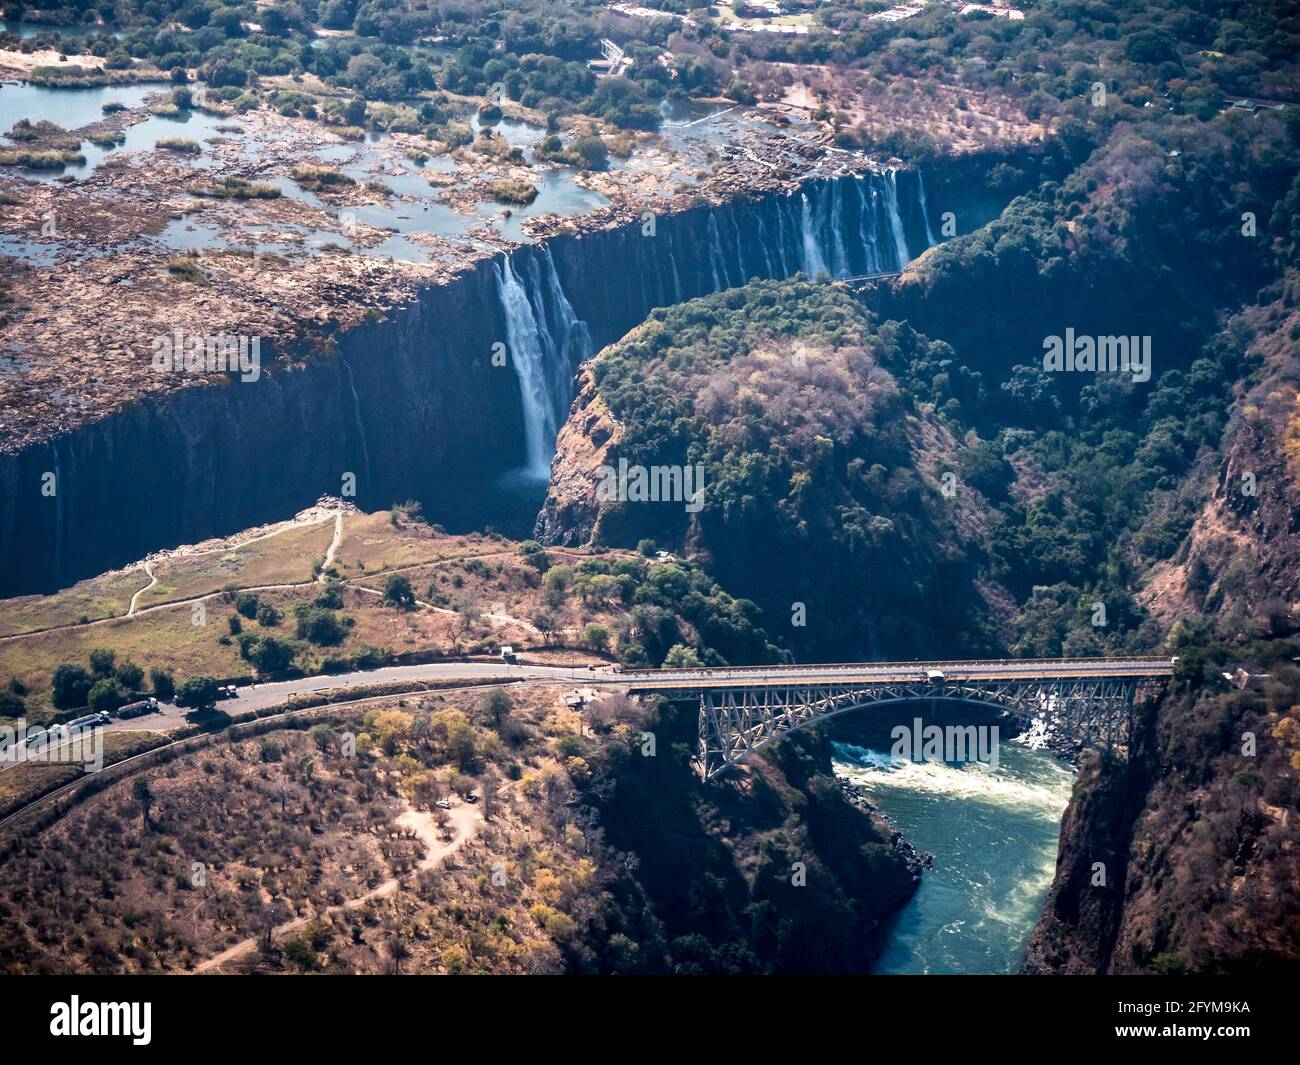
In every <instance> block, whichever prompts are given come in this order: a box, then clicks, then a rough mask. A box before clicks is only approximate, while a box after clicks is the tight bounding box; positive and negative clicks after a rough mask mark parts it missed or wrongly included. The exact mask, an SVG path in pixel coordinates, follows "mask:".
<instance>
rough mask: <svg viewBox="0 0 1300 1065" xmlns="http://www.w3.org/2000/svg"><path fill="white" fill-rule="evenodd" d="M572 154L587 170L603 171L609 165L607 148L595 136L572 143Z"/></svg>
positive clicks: (581, 138) (580, 138)
mask: <svg viewBox="0 0 1300 1065" xmlns="http://www.w3.org/2000/svg"><path fill="white" fill-rule="evenodd" d="M573 153H574V155H576V156H577V157H578V160H579V162H580V163H581V165H582V166H583V167H585V168H586V169H587V170H604V169H605V167H606V166H607V165H608V163H609V148H608V147H607V146H606V145H605V142H604V141H603V140H601V139H600V137H598V136H595V135H592V136H590V137H579V138H578V139H577V140H576V141H574V142H573Z"/></svg>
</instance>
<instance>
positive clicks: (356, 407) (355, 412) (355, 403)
mask: <svg viewBox="0 0 1300 1065" xmlns="http://www.w3.org/2000/svg"><path fill="white" fill-rule="evenodd" d="M339 362H341V363H342V364H343V373H344V376H346V377H347V379H348V391H350V392H351V393H352V417H353V418H354V419H355V420H356V423H357V435H358V436H359V437H360V438H361V461H362V463H363V464H364V465H363V466H362V470H363V471H364V473H365V477H366V491H367V492H369V491H370V490H371V488H372V485H371V484H370V449H369V448H368V447H367V446H366V423H365V422H364V421H362V420H361V401H360V400H359V399H358V398H357V385H356V382H355V381H354V380H353V379H352V367H351V366H349V365H348V360H347V359H345V358H343V357H342V356H339Z"/></svg>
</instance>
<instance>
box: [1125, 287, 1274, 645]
mask: <svg viewBox="0 0 1300 1065" xmlns="http://www.w3.org/2000/svg"><path fill="white" fill-rule="evenodd" d="M1274 293H1275V294H1276V299H1274V300H1273V301H1272V302H1269V303H1265V304H1263V305H1260V306H1255V307H1250V308H1247V309H1246V311H1244V312H1243V313H1242V314H1241V315H1240V316H1238V317H1237V318H1235V319H1234V320H1233V321H1232V322H1231V323H1230V325H1229V327H1228V329H1227V330H1225V334H1224V335H1225V340H1226V339H1227V338H1228V337H1229V336H1235V337H1236V338H1237V342H1238V343H1240V344H1244V345H1245V346H1246V354H1247V359H1248V365H1249V366H1250V368H1251V374H1250V376H1249V377H1248V378H1246V379H1245V380H1243V381H1242V382H1241V383H1240V384H1239V386H1238V387H1237V390H1236V402H1235V403H1234V404H1233V407H1232V410H1231V414H1230V417H1229V421H1228V427H1227V431H1226V433H1225V434H1224V442H1223V448H1222V452H1223V454H1222V459H1221V461H1220V462H1219V464H1218V468H1217V470H1207V471H1206V476H1205V477H1204V482H1203V484H1202V485H1200V486H1199V487H1201V488H1202V489H1203V492H1202V500H1201V502H1200V506H1199V508H1198V509H1196V510H1195V512H1194V515H1195V520H1194V521H1192V523H1191V528H1190V530H1189V531H1188V534H1187V536H1186V538H1185V539H1184V540H1183V542H1182V543H1181V544H1180V545H1179V548H1178V551H1177V552H1176V553H1175V554H1174V555H1173V557H1172V558H1170V559H1169V560H1168V561H1167V562H1164V563H1161V564H1160V565H1157V566H1155V567H1153V568H1152V569H1151V570H1150V571H1149V572H1148V574H1147V575H1146V578H1145V581H1146V587H1145V588H1144V590H1143V593H1142V598H1143V599H1144V600H1146V601H1147V602H1148V603H1149V608H1150V609H1151V611H1153V612H1155V613H1157V614H1159V615H1160V616H1161V617H1162V618H1165V619H1167V620H1169V621H1170V622H1172V621H1173V620H1175V619H1176V618H1177V617H1178V616H1179V615H1181V614H1184V613H1187V612H1188V611H1196V610H1205V611H1207V612H1214V613H1218V614H1229V615H1231V614H1241V615H1245V616H1247V617H1252V618H1255V619H1257V620H1258V621H1260V622H1261V623H1264V624H1266V625H1267V626H1268V628H1269V629H1271V630H1273V631H1276V632H1279V633H1281V632H1289V631H1292V630H1293V629H1294V620H1293V619H1294V618H1295V614H1296V611H1295V609H1294V608H1295V605H1296V604H1297V603H1298V602H1300V395H1298V392H1300V345H1298V343H1297V342H1300V310H1298V304H1300V275H1297V274H1296V273H1295V272H1294V271H1292V272H1290V273H1289V274H1288V275H1287V277H1286V279H1285V280H1284V281H1283V282H1281V283H1279V284H1278V285H1276V286H1273V287H1272V288H1271V289H1270V290H1269V291H1268V292H1267V293H1266V294H1265V295H1271V294H1274ZM1289 619H1290V620H1289Z"/></svg>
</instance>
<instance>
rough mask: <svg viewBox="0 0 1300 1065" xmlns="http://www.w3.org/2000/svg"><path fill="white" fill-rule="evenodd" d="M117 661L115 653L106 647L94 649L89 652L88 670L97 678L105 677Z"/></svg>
mask: <svg viewBox="0 0 1300 1065" xmlns="http://www.w3.org/2000/svg"><path fill="white" fill-rule="evenodd" d="M116 661H117V652H116V651H110V650H109V649H108V648H106V647H96V648H93V649H92V650H91V652H90V668H91V670H92V671H93V672H94V674H95V676H97V677H107V676H109V675H110V674H111V673H112V672H113V663H114V662H116Z"/></svg>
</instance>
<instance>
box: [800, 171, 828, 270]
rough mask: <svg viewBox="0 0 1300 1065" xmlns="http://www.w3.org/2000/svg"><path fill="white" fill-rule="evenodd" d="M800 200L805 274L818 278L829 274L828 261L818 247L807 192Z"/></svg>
mask: <svg viewBox="0 0 1300 1065" xmlns="http://www.w3.org/2000/svg"><path fill="white" fill-rule="evenodd" d="M799 199H800V201H802V212H803V214H802V219H801V222H802V225H801V229H802V232H803V272H804V273H805V274H807V275H808V277H810V278H814V277H817V276H818V275H819V274H829V273H830V270H828V269H827V268H826V260H825V259H824V258H822V252H821V249H820V248H819V247H818V246H817V235H816V233H815V232H814V229H813V213H812V204H811V203H809V202H808V194H807V193H806V192H801V193H799Z"/></svg>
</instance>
